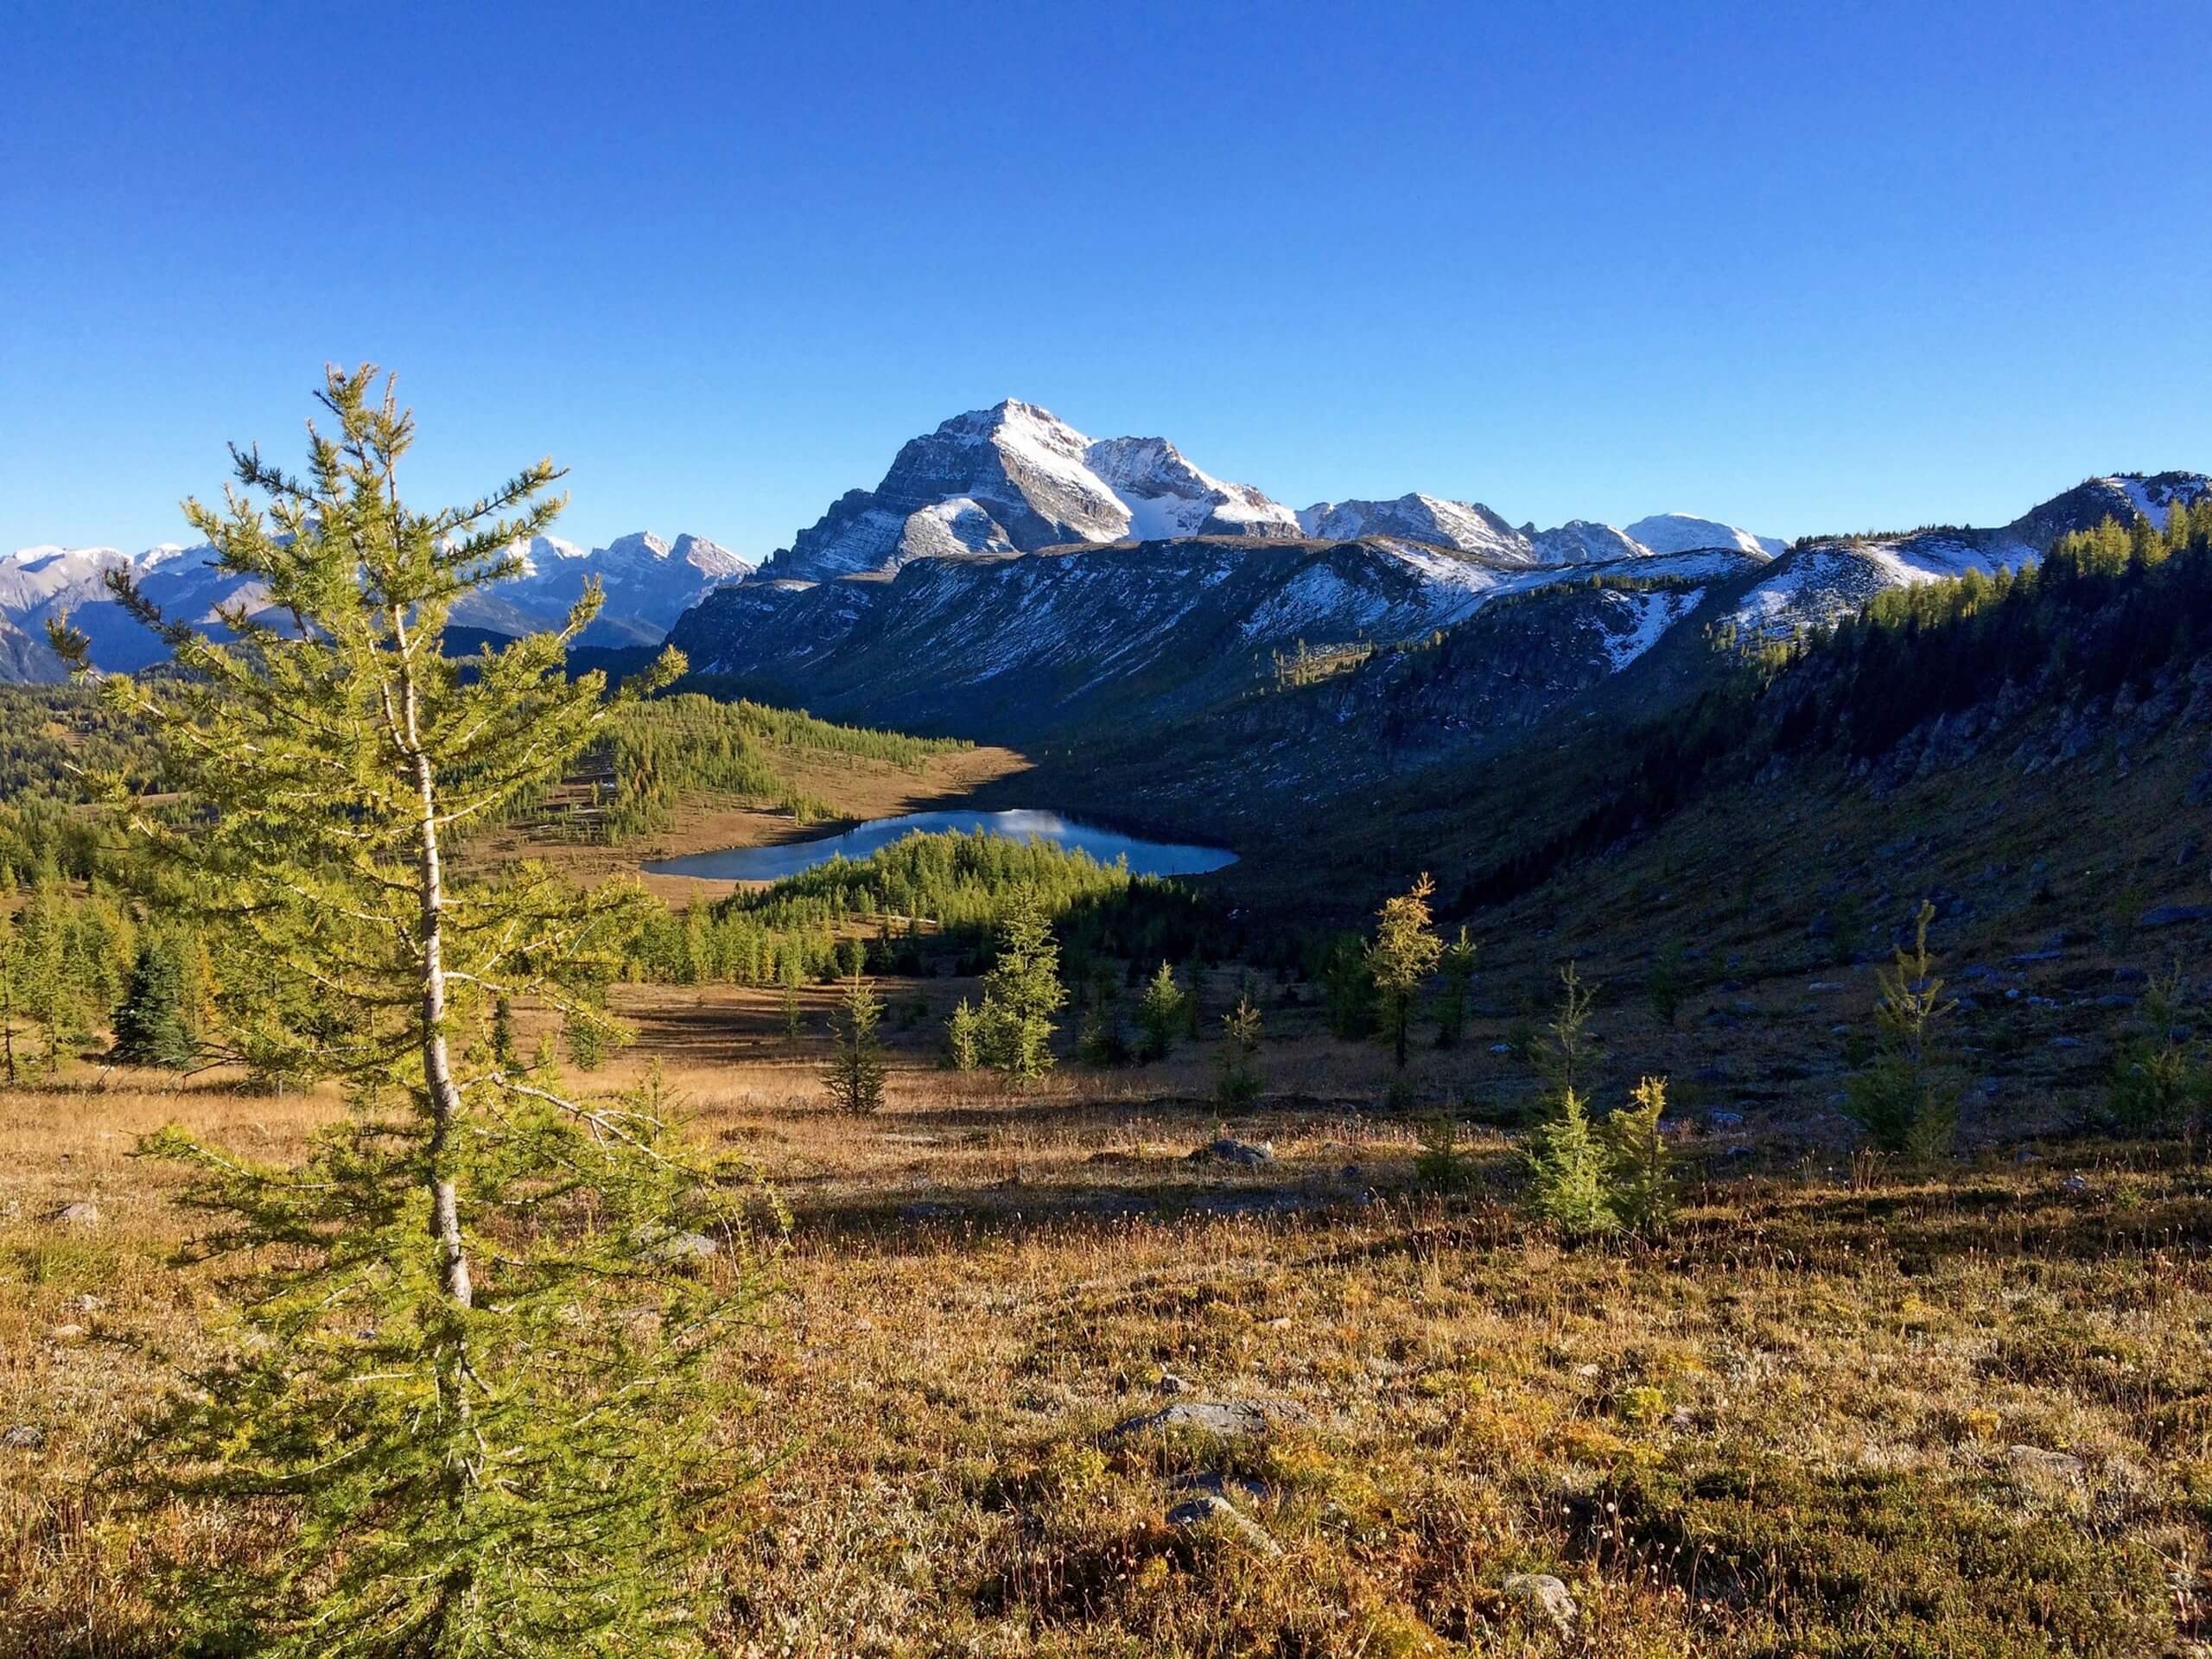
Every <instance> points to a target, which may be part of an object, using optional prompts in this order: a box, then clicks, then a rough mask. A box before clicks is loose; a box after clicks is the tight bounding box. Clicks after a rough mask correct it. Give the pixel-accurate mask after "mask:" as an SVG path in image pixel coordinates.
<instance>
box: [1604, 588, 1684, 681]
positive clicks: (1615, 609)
mask: <svg viewBox="0 0 2212 1659" xmlns="http://www.w3.org/2000/svg"><path fill="white" fill-rule="evenodd" d="M1704 597H1705V590H1704V589H1703V588H1654V589H1649V590H1646V591H1643V592H1640V593H1628V592H1623V591H1621V590H1618V589H1615V590H1611V591H1609V592H1607V593H1606V594H1605V606H1606V610H1607V613H1608V614H1607V617H1606V620H1605V625H1604V626H1605V629H1606V632H1605V656H1606V658H1607V660H1608V661H1610V662H1611V664H1612V670H1613V672H1614V673H1616V674H1618V673H1619V672H1620V671H1621V670H1623V669H1624V668H1626V667H1627V666H1628V665H1629V664H1630V663H1632V662H1634V661H1635V660H1636V659H1637V658H1639V657H1641V656H1643V653H1644V652H1647V651H1649V650H1650V649H1651V647H1652V646H1654V645H1657V644H1658V643H1659V640H1660V638H1661V636H1662V635H1663V634H1664V633H1665V632H1667V630H1668V629H1669V628H1671V627H1673V626H1675V623H1677V622H1679V621H1681V620H1682V619H1683V618H1684V617H1686V616H1688V614H1689V613H1691V612H1692V611H1694V610H1695V609H1696V608H1697V606H1698V601H1700V600H1701V599H1703V598H1704Z"/></svg>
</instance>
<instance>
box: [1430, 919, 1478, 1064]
mask: <svg viewBox="0 0 2212 1659" xmlns="http://www.w3.org/2000/svg"><path fill="white" fill-rule="evenodd" d="M1476 950H1477V946H1476V944H1475V942H1474V939H1473V938H1471V936H1470V935H1469V934H1468V932H1467V930H1466V929H1465V927H1464V926H1463V927H1461V928H1460V930H1459V938H1455V939H1453V940H1452V942H1451V943H1450V944H1447V945H1446V946H1445V947H1444V956H1443V962H1442V966H1443V969H1444V994H1443V995H1442V996H1440V997H1439V998H1438V999H1437V1004H1436V1046H1438V1047H1439V1048H1457V1047H1459V1042H1460V1039H1462V1038H1464V1037H1465V1035H1466V1033H1467V997H1468V995H1469V993H1470V992H1471V990H1472V989H1473V988H1474V983H1475V955H1476Z"/></svg>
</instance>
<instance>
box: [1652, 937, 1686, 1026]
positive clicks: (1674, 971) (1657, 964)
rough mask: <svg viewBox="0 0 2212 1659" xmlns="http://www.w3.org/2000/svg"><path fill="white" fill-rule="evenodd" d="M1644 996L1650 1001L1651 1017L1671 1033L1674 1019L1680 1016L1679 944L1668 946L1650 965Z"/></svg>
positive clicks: (1680, 972)
mask: <svg viewBox="0 0 2212 1659" xmlns="http://www.w3.org/2000/svg"><path fill="white" fill-rule="evenodd" d="M1643 989H1644V995H1647V996H1648V997H1649V998H1650V999H1651V1017H1652V1018H1653V1019H1655V1020H1657V1021H1658V1022H1659V1023H1660V1024H1661V1025H1662V1026H1664V1027H1667V1029H1668V1030H1669V1031H1672V1030H1673V1029H1674V1028H1675V1017H1676V1016H1677V1015H1678V1014H1681V1007H1682V996H1683V991H1684V986H1683V972H1682V947H1681V944H1679V943H1673V944H1668V945H1667V946H1666V947H1665V948H1664V949H1663V950H1661V951H1660V952H1659V954H1658V956H1657V957H1656V958H1655V959H1654V960H1653V962H1652V963H1651V971H1650V973H1649V974H1648V975H1646V976H1644V981H1643Z"/></svg>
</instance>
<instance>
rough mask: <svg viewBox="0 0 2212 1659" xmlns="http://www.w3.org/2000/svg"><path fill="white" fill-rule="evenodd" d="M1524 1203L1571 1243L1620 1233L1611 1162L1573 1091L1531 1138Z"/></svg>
mask: <svg viewBox="0 0 2212 1659" xmlns="http://www.w3.org/2000/svg"><path fill="white" fill-rule="evenodd" d="M1528 1160H1529V1206H1530V1208H1532V1209H1533V1210H1534V1211H1535V1213H1536V1214H1537V1216H1538V1217H1541V1219H1542V1220H1544V1221H1546V1222H1548V1223H1549V1224H1551V1225H1552V1226H1553V1227H1554V1228H1556V1229H1558V1230H1559V1231H1560V1233H1561V1234H1563V1235H1565V1236H1567V1237H1568V1238H1570V1239H1581V1238H1595V1237H1599V1236H1604V1235H1605V1234H1608V1233H1613V1232H1618V1230H1620V1220H1619V1217H1618V1215H1617V1214H1616V1213H1615V1211H1614V1209H1613V1205H1612V1200H1611V1160H1610V1158H1609V1157H1608V1156H1607V1154H1606V1151H1605V1147H1604V1146H1603V1145H1602V1144H1601V1143H1600V1141H1599V1138H1598V1135H1597V1133H1596V1131H1595V1130H1594V1129H1592V1127H1591V1124H1590V1115H1589V1113H1588V1111H1587V1110H1586V1109H1585V1108H1584V1106H1583V1103H1582V1096H1580V1094H1578V1093H1576V1092H1575V1090H1573V1089H1569V1090H1566V1091H1565V1092H1563V1093H1562V1094H1561V1095H1560V1096H1559V1099H1558V1102H1557V1103H1556V1105H1555V1106H1554V1109H1553V1112H1552V1114H1551V1116H1549V1117H1548V1118H1546V1119H1545V1120H1544V1121H1543V1122H1541V1123H1539V1124H1537V1125H1536V1127H1535V1129H1534V1130H1533V1131H1531V1132H1530V1135H1529V1153H1528Z"/></svg>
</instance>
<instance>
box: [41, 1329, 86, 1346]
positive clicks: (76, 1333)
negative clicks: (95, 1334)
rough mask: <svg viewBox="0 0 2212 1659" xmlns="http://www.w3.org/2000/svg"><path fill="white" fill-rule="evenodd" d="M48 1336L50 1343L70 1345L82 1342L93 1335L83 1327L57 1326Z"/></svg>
mask: <svg viewBox="0 0 2212 1659" xmlns="http://www.w3.org/2000/svg"><path fill="white" fill-rule="evenodd" d="M46 1334H47V1337H48V1339H49V1340H50V1341H54V1342H62V1343H68V1342H82V1341H83V1340H84V1339H85V1338H86V1337H87V1336H89V1335H91V1334H92V1333H91V1332H88V1331H86V1329H85V1327H84V1326H83V1325H55V1326H54V1329H53V1330H51V1331H49V1332H47V1333H46Z"/></svg>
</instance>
